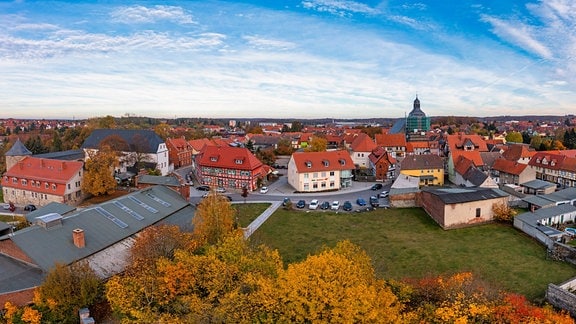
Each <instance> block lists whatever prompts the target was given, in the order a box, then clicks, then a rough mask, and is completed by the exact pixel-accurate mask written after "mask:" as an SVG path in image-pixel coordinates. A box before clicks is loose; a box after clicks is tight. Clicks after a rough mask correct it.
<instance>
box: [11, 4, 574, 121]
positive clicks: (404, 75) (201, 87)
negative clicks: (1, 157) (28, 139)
mask: <svg viewBox="0 0 576 324" xmlns="http://www.w3.org/2000/svg"><path fill="white" fill-rule="evenodd" d="M54 8H58V10H54ZM575 9H576V4H573V3H571V2H569V1H566V0H556V1H549V0H543V1H538V2H536V1H509V2H506V3H496V4H490V5H486V4H478V3H476V2H473V1H463V2H460V3H458V4H455V5H454V4H450V5H449V4H445V3H444V2H442V1H427V2H426V3H422V2H417V1H408V2H402V3H399V2H395V1H388V2H377V1H363V2H361V1H336V0H305V1H284V2H282V3H268V2H265V1H242V2H238V1H235V2H233V1H224V2H218V1H208V2H184V1H164V2H157V3H155V2H145V3H141V2H133V1H130V2H120V1H117V0H115V1H109V2H106V3H93V2H86V1H80V2H66V1H50V2H39V3H29V2H24V1H13V2H7V3H1V4H0V12H1V14H0V39H2V45H0V67H1V69H2V75H3V77H2V82H1V84H2V88H3V91H2V93H0V107H1V109H0V118H20V119H35V118H36V119H37V118H39V117H40V118H46V119H68V120H72V119H87V118H92V117H97V116H105V115H111V116H115V117H120V116H123V115H126V114H129V115H135V116H147V117H151V118H166V119H173V118H217V119H234V118H237V119H240V118H269V119H273V118H276V119H302V120H306V119H318V118H327V119H332V118H333V119H371V118H392V119H397V118H403V117H404V116H405V115H407V114H408V113H409V112H410V110H411V109H412V102H413V100H414V99H415V97H416V96H418V98H419V99H420V100H421V102H422V110H423V111H424V112H425V113H426V114H427V115H428V116H474V117H478V118H482V117H490V116H511V117H513V116H529V115H551V116H565V115H571V114H572V113H573V110H574V105H573V103H574V102H576V91H574V90H576V82H574V81H575V80H574V75H575V74H574V72H575V71H576V63H575V61H574V56H573V54H572V53H573V49H571V46H572V44H574V40H575V39H576V31H574V30H573V28H571V26H572V25H573V23H574V21H575V20H576V18H575V17H574V15H573V14H572V12H574V10H575Z"/></svg>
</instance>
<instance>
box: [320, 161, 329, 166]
mask: <svg viewBox="0 0 576 324" xmlns="http://www.w3.org/2000/svg"><path fill="white" fill-rule="evenodd" d="M322 164H324V166H325V167H327V166H329V165H330V162H328V160H323V161H322Z"/></svg>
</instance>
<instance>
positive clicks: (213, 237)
mask: <svg viewBox="0 0 576 324" xmlns="http://www.w3.org/2000/svg"><path fill="white" fill-rule="evenodd" d="M235 216H236V211H235V209H234V208H232V205H231V204H230V202H229V201H228V199H226V198H225V197H224V196H222V195H219V194H217V193H216V192H210V193H209V194H208V197H206V198H204V199H203V200H202V201H201V202H200V204H199V205H198V209H197V210H196V213H195V214H194V218H193V219H192V223H193V224H194V237H195V239H196V240H197V241H198V242H201V244H209V245H213V244H216V243H218V242H219V241H221V240H222V239H223V238H224V237H225V236H226V235H227V234H229V233H230V232H232V231H234V230H235V229H234V219H235Z"/></svg>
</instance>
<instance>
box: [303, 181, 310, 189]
mask: <svg viewBox="0 0 576 324" xmlns="http://www.w3.org/2000/svg"><path fill="white" fill-rule="evenodd" d="M308 190H310V184H309V183H305V184H304V191H308Z"/></svg>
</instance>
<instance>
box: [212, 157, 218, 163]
mask: <svg viewBox="0 0 576 324" xmlns="http://www.w3.org/2000/svg"><path fill="white" fill-rule="evenodd" d="M210 161H212V162H218V157H217V156H211V157H210Z"/></svg>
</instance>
